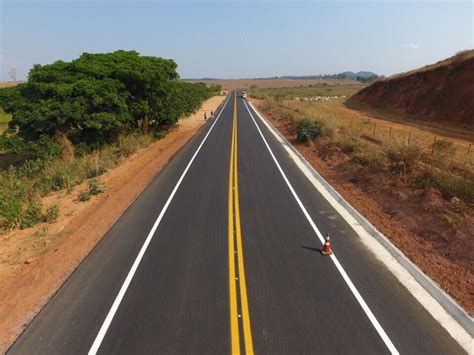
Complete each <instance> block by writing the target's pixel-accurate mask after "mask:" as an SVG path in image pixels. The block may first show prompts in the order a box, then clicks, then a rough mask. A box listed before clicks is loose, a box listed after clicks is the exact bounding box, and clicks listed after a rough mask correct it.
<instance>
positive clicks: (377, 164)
mask: <svg viewBox="0 0 474 355" xmlns="http://www.w3.org/2000/svg"><path fill="white" fill-rule="evenodd" d="M352 161H353V162H355V163H357V164H359V165H362V166H366V167H368V168H369V169H370V170H371V171H374V172H375V171H384V170H385V169H386V163H385V161H384V159H383V156H382V155H381V154H380V153H378V152H374V151H371V150H364V151H360V152H357V153H355V154H354V155H353V156H352Z"/></svg>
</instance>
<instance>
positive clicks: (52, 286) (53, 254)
mask: <svg viewBox="0 0 474 355" xmlns="http://www.w3.org/2000/svg"><path fill="white" fill-rule="evenodd" d="M223 99H224V97H213V98H211V99H209V100H207V101H206V102H205V103H204V105H203V107H202V108H201V109H200V110H199V111H198V112H197V113H196V114H194V115H192V116H191V117H189V118H186V119H183V120H180V121H179V124H178V125H177V126H174V127H173V128H172V129H171V131H170V132H169V133H168V134H167V135H166V136H165V137H164V138H163V139H161V140H159V141H157V142H156V143H153V144H151V145H150V146H148V147H147V148H144V149H141V150H139V151H138V152H137V153H135V154H133V155H132V156H131V157H129V158H128V159H127V160H126V161H124V162H123V163H122V164H120V165H119V166H117V167H116V168H114V169H112V170H110V171H108V172H107V173H105V174H104V175H102V176H101V177H100V180H101V181H102V182H103V183H105V186H106V192H105V193H103V194H102V195H98V196H96V197H94V198H92V199H91V200H90V201H87V202H79V201H78V200H77V195H78V192H79V191H81V190H84V189H85V187H86V185H87V183H84V184H82V185H80V186H77V187H76V188H75V189H74V191H73V192H72V193H69V194H68V193H67V192H65V191H59V192H57V193H53V194H50V195H48V196H47V197H46V198H45V201H44V203H45V205H49V204H51V203H57V204H58V205H59V206H60V211H61V214H60V216H59V218H58V220H57V221H56V222H55V223H53V224H46V223H43V224H41V225H37V226H35V227H33V228H28V229H24V230H13V231H10V232H8V233H0V353H3V352H4V351H6V349H7V348H8V346H9V345H10V344H11V343H12V342H13V341H14V339H15V338H16V337H17V336H18V334H19V333H20V332H21V331H22V330H23V329H24V327H25V326H26V325H27V324H28V323H29V321H30V320H31V319H32V318H33V317H34V316H35V315H36V314H37V312H38V311H39V310H40V309H41V308H42V306H43V305H44V304H45V303H46V302H47V301H48V300H49V298H50V297H51V296H52V295H53V294H54V292H55V291H56V290H57V289H58V288H59V287H60V286H61V285H62V283H63V282H64V281H65V280H66V279H67V277H68V276H69V275H70V274H71V273H72V272H73V271H74V269H75V268H76V267H77V265H78V264H79V263H80V262H81V261H82V260H83V259H84V258H85V257H86V256H87V254H88V253H89V252H90V251H91V250H92V249H93V248H94V246H95V245H96V244H97V243H98V242H99V241H100V239H102V237H103V236H104V235H105V233H106V232H107V231H108V230H109V229H110V227H111V226H112V225H113V224H114V223H115V222H116V221H117V220H118V219H119V218H120V216H121V215H122V213H123V212H124V211H125V210H126V209H127V207H128V206H130V205H131V204H132V203H133V201H134V200H135V199H136V198H137V196H138V195H139V194H140V193H141V192H142V191H143V190H144V189H145V188H146V187H147V186H148V184H149V183H150V182H151V180H152V179H153V177H154V176H155V175H156V174H157V172H158V171H159V170H160V169H161V168H162V167H163V166H165V164H166V163H167V162H168V160H169V159H171V158H172V157H173V155H174V154H176V152H178V151H179V149H180V148H181V147H182V146H183V145H184V144H186V142H187V141H188V140H189V139H190V138H191V137H192V136H193V135H194V133H195V132H196V131H197V130H198V129H199V128H200V127H201V125H202V124H203V123H204V121H203V114H204V112H207V113H208V114H209V112H210V111H216V108H217V106H218V105H219V104H220V103H221V102H222V101H223Z"/></svg>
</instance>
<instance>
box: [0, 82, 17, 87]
mask: <svg viewBox="0 0 474 355" xmlns="http://www.w3.org/2000/svg"><path fill="white" fill-rule="evenodd" d="M21 83H22V81H5V82H0V88H7V87H9V86H16V85H18V84H21Z"/></svg>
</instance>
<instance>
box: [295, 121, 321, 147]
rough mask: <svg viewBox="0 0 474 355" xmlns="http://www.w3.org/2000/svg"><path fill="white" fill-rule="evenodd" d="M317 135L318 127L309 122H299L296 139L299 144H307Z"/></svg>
mask: <svg viewBox="0 0 474 355" xmlns="http://www.w3.org/2000/svg"><path fill="white" fill-rule="evenodd" d="M318 135H319V125H318V124H316V123H315V122H313V121H310V120H306V119H305V120H301V121H299V122H298V125H297V137H298V141H300V142H301V143H309V142H312V141H313V140H315V139H316V137H317V136H318Z"/></svg>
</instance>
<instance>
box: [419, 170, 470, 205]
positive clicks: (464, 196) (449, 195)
mask: <svg viewBox="0 0 474 355" xmlns="http://www.w3.org/2000/svg"><path fill="white" fill-rule="evenodd" d="M421 183H422V185H423V187H433V188H435V189H437V190H439V191H440V192H441V194H442V195H443V197H444V198H445V199H447V200H451V201H457V200H458V199H460V200H462V201H464V202H466V203H474V179H472V178H471V177H464V176H460V175H457V174H455V173H452V172H449V171H445V170H440V169H437V168H434V167H433V168H431V169H429V170H428V171H427V172H426V173H425V174H424V175H423V176H422V177H421ZM458 204H459V203H458Z"/></svg>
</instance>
